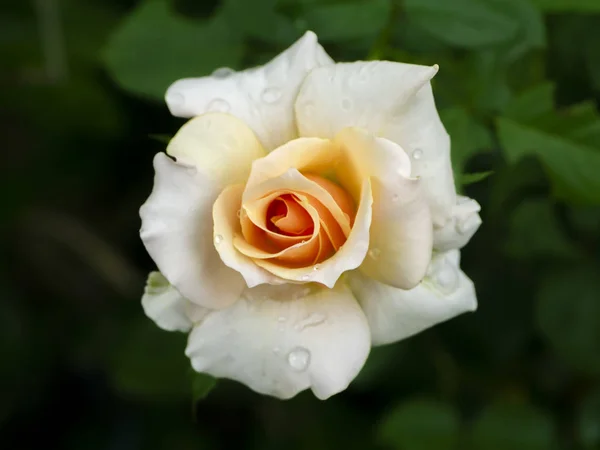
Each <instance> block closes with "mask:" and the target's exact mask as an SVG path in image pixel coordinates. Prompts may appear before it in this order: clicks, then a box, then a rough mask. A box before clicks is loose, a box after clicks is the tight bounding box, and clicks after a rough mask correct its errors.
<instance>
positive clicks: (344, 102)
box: [342, 98, 352, 111]
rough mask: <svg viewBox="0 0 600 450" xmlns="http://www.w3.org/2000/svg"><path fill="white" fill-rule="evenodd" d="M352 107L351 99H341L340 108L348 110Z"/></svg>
mask: <svg viewBox="0 0 600 450" xmlns="http://www.w3.org/2000/svg"><path fill="white" fill-rule="evenodd" d="M351 108H352V101H351V100H350V99H349V98H345V99H343V100H342V109H343V110H344V111H350V109H351Z"/></svg>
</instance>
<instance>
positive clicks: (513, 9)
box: [487, 0, 546, 62]
mask: <svg viewBox="0 0 600 450" xmlns="http://www.w3.org/2000/svg"><path fill="white" fill-rule="evenodd" d="M487 1H488V2H490V4H492V5H494V6H495V7H496V8H498V10H499V11H501V12H502V13H503V14H505V15H506V16H507V17H510V18H512V20H514V22H515V23H516V24H518V30H517V33H516V36H515V37H514V38H513V40H512V41H511V42H509V43H508V44H507V45H506V46H502V47H501V48H500V49H499V50H500V51H501V52H502V53H503V56H504V58H505V59H506V60H507V61H510V62H512V61H514V60H516V59H517V58H519V57H521V56H522V55H523V54H525V53H526V52H528V51H529V50H531V49H536V48H543V47H545V46H546V27H545V25H544V18H543V17H542V15H541V14H540V12H539V11H538V9H537V8H535V7H534V6H533V5H532V4H531V2H529V0H487Z"/></svg>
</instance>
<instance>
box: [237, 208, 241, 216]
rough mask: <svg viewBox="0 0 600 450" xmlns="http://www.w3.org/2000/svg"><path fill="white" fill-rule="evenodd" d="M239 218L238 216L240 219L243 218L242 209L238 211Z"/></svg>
mask: <svg viewBox="0 0 600 450" xmlns="http://www.w3.org/2000/svg"><path fill="white" fill-rule="evenodd" d="M237 216H238V218H241V217H242V210H241V209H238V210H237Z"/></svg>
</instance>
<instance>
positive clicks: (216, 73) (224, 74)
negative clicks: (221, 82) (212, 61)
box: [212, 67, 235, 79]
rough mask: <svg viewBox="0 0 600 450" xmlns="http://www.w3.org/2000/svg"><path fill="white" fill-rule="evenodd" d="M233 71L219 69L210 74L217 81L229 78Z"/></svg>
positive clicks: (225, 68) (227, 68)
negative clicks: (217, 79)
mask: <svg viewBox="0 0 600 450" xmlns="http://www.w3.org/2000/svg"><path fill="white" fill-rule="evenodd" d="M234 72H235V70H233V69H232V68H230V67H220V68H218V69H217V70H215V71H214V72H213V73H212V76H213V77H215V78H219V79H224V78H228V77H230V76H231V75H232V74H233V73H234Z"/></svg>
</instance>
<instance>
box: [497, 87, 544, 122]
mask: <svg viewBox="0 0 600 450" xmlns="http://www.w3.org/2000/svg"><path fill="white" fill-rule="evenodd" d="M553 111H554V84H553V83H543V84H540V85H537V86H534V87H533V88H531V89H528V90H527V91H525V92H522V93H521V94H520V95H519V96H517V97H515V98H513V99H512V101H511V102H510V103H509V104H508V105H507V107H506V109H505V110H504V113H503V115H504V116H505V117H508V118H509V119H513V120H515V121H517V122H523V123H527V122H530V121H532V120H534V119H536V118H538V117H540V116H542V115H545V114H548V113H552V112H553Z"/></svg>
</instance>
